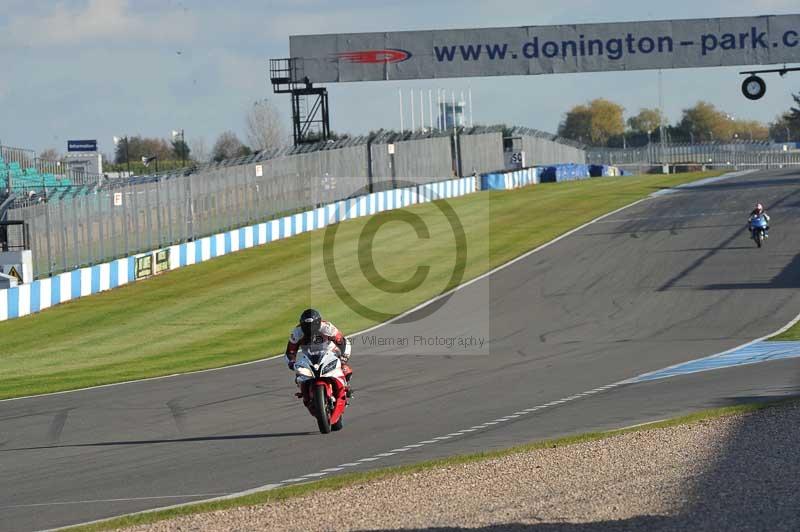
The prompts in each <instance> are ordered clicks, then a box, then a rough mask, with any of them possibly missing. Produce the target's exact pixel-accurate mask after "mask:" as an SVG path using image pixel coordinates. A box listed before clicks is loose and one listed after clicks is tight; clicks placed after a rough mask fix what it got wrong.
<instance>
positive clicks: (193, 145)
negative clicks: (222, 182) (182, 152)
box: [189, 137, 210, 163]
mask: <svg viewBox="0 0 800 532" xmlns="http://www.w3.org/2000/svg"><path fill="white" fill-rule="evenodd" d="M189 150H190V151H189V153H191V154H192V159H194V160H195V161H197V162H198V163H207V162H208V160H209V158H210V157H209V154H208V146H207V145H206V139H205V137H197V138H194V139H192V140H190V141H189Z"/></svg>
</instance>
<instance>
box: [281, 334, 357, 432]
mask: <svg viewBox="0 0 800 532" xmlns="http://www.w3.org/2000/svg"><path fill="white" fill-rule="evenodd" d="M337 351H338V348H337V347H336V344H334V343H333V342H323V343H321V344H312V345H308V346H303V347H302V350H301V353H300V356H299V357H298V358H297V361H296V362H295V364H294V371H295V378H296V381H297V383H298V384H299V385H300V393H298V394H296V395H297V397H299V398H302V399H303V404H304V405H305V407H306V408H307V409H308V411H309V413H311V415H312V416H314V417H315V418H316V419H317V426H319V431H320V432H321V433H323V434H328V433H329V432H330V431H332V430H334V431H336V430H341V429H342V416H343V415H344V411H345V408H347V380H346V379H345V376H344V372H343V371H342V362H341V360H339V357H338V356H337V354H336V353H337Z"/></svg>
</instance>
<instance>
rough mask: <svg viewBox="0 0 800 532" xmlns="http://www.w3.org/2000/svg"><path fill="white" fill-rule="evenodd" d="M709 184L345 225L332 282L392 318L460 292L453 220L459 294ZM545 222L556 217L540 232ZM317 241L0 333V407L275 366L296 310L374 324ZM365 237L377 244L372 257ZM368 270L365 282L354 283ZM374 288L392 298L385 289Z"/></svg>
mask: <svg viewBox="0 0 800 532" xmlns="http://www.w3.org/2000/svg"><path fill="white" fill-rule="evenodd" d="M720 173H721V172H720ZM711 175H718V173H704V174H700V173H694V174H679V175H669V176H640V177H617V178H612V177H609V178H602V179H593V180H587V181H578V182H570V183H560V184H546V185H537V186H533V187H528V188H525V189H521V190H515V191H498V192H489V193H480V194H471V195H469V196H465V197H463V198H457V199H452V200H447V202H446V203H447V205H449V206H451V207H452V211H451V212H449V213H448V212H443V211H442V209H440V207H441V206H442V202H435V203H431V204H424V205H418V206H415V207H413V208H410V209H404V210H403V211H390V212H385V213H382V214H380V215H377V216H374V217H370V218H362V219H357V220H352V221H349V222H345V223H342V224H339V225H338V226H336V227H337V235H336V245H335V251H334V257H335V264H336V269H337V271H338V274H339V275H340V276H341V278H342V280H343V283H344V284H345V286H346V287H347V289H348V290H349V291H350V292H351V293H352V294H356V295H357V296H358V297H359V298H360V300H361V301H362V302H363V303H364V304H365V305H367V306H369V307H371V308H374V309H377V310H380V312H381V313H382V314H383V315H397V314H400V313H401V312H403V311H404V310H407V309H409V308H412V307H414V306H415V305H417V304H419V303H421V302H423V301H425V300H427V299H430V298H431V297H433V296H435V295H437V294H439V293H441V292H442V291H443V290H446V289H448V288H452V286H453V285H454V284H457V282H458V279H452V278H451V274H452V272H453V267H454V265H455V263H456V259H455V257H456V251H457V249H456V248H457V246H456V244H455V240H454V238H453V231H452V229H451V223H452V222H454V220H455V221H458V223H460V224H461V226H463V229H464V233H465V235H466V245H465V246H461V249H462V251H464V250H466V256H465V257H464V259H465V262H464V265H465V269H464V275H463V278H462V279H460V280H461V281H462V282H463V281H467V280H469V279H471V278H474V277H476V276H478V275H480V274H482V273H484V272H486V271H488V270H489V269H491V268H493V267H496V266H498V265H501V264H503V263H505V262H507V261H509V260H511V259H513V258H514V257H517V256H519V255H520V254H522V253H524V252H525V251H528V250H530V249H532V248H534V247H536V246H538V245H541V244H543V243H545V242H547V241H549V240H551V239H553V238H554V237H556V236H558V235H561V234H563V233H565V232H567V231H569V230H570V229H573V228H575V227H577V226H579V225H581V224H583V223H585V222H587V221H589V220H591V219H593V218H596V217H597V216H600V215H602V214H604V213H607V212H610V211H612V210H614V209H617V208H619V207H622V206H624V205H628V204H630V203H631V202H633V201H636V200H638V199H641V198H643V197H645V196H647V195H648V194H650V193H652V192H654V191H655V190H658V189H661V188H666V187H672V186H676V185H679V184H682V183H686V182H690V181H694V180H697V179H700V178H704V177H709V176H711ZM403 212H405V213H412V214H413V215H414V216H418V217H419V218H420V219H421V220H422V221H423V222H424V223H425V225H426V227H427V228H428V234H427V235H426V234H424V233H420V234H418V233H417V232H415V230H414V229H413V228H412V227H411V226H410V225H409V224H408V223H405V222H402V221H400V220H398V218H399V217H400V216H402V215H403ZM543 213H556V214H555V215H554V216H548V219H547V223H545V224H543V223H541V218H542V214H543ZM380 224H385V225H382V226H380ZM325 232H326V230H325V229H323V230H319V231H314V232H310V233H304V234H302V235H298V236H296V237H293V238H290V239H286V240H282V241H278V242H274V243H272V244H269V245H265V246H260V247H257V248H252V249H249V250H246V251H241V252H239V253H234V254H231V255H228V256H226V257H222V258H218V259H215V260H212V261H208V262H205V263H202V264H199V265H195V266H191V267H189V268H182V269H180V270H176V271H174V272H170V273H169V274H166V275H163V276H160V277H158V278H154V279H149V280H146V281H141V282H138V283H134V284H131V285H127V286H124V287H121V288H118V289H115V290H111V291H109V292H105V293H103V294H99V295H95V296H92V297H87V298H83V299H79V300H76V301H74V302H70V303H66V304H63V305H59V306H57V307H55V308H53V309H50V310H47V311H45V312H42V313H40V314H37V315H31V316H27V317H24V318H20V319H16V320H10V321H7V322H2V323H0V338H2V343H0V375H2V376H3V377H2V379H0V398H10V397H19V396H24V395H33V394H41V393H47V392H54V391H61V390H69V389H76V388H84V387H88V386H94V385H99V384H107V383H113V382H121V381H127V380H133V379H140V378H146V377H155V376H160V375H168V374H173V373H182V372H188V371H195V370H201V369H207V368H214V367H220V366H226V365H230V364H236V363H240V362H245V361H251V360H256V359H259V358H263V357H266V356H269V355H272V354H276V353H281V352H283V349H284V347H285V342H286V338H287V335H288V331H289V329H290V327H291V326H292V325H293V324H294V323H296V320H297V316H298V314H299V312H300V311H301V310H302V309H303V308H305V307H307V306H314V307H317V308H319V309H320V310H321V311H322V312H323V313H324V315H325V316H326V317H327V318H328V319H330V320H332V321H333V322H334V323H336V324H337V325H338V326H339V327H340V328H342V330H344V331H345V332H354V331H358V330H362V329H364V328H366V327H369V326H371V325H374V324H376V323H378V322H380V321H383V319H384V318H380V317H372V318H365V317H363V316H360V315H359V314H357V313H355V312H353V311H351V310H350V308H348V307H347V306H346V305H345V304H343V303H342V299H341V297H340V295H339V294H337V293H336V291H335V290H334V289H333V288H332V287H331V283H330V282H329V281H328V280H327V278H326V274H325V267H324V266H323V264H324V262H325V260H324V258H323V253H322V248H323V237H324V235H325ZM362 232H363V235H362ZM365 235H366V236H368V237H374V245H373V246H371V248H370V246H367V245H366V243H365V242H364V241H363V238H364V236H365ZM370 256H371V257H372V259H373V260H374V265H375V269H374V271H371V272H369V270H367V271H368V275H364V274H362V271H363V264H364V263H365V262H368V259H369V257H370ZM328 264H330V261H328ZM423 265H424V266H427V267H429V268H430V270H429V271H428V272H427V275H426V277H425V281H424V282H423V283H421V285H420V286H418V287H414V286H413V284H414V283H413V281H414V275H415V272H416V271H417V270H418V268H419V267H420V266H423ZM378 272H380V273H378ZM423 273H425V272H423ZM380 276H383V277H385V278H387V279H391V280H393V281H395V282H396V283H398V284H395V285H387V283H386V282H385V281H382V280H381V278H380ZM399 280H406V281H404V282H402V283H400V282H399ZM403 285H404V286H403Z"/></svg>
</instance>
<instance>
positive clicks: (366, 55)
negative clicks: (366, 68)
mask: <svg viewBox="0 0 800 532" xmlns="http://www.w3.org/2000/svg"><path fill="white" fill-rule="evenodd" d="M336 57H337V58H338V59H340V60H342V61H346V62H348V63H361V64H377V63H401V62H403V61H408V60H409V59H411V52H406V51H405V50H397V49H390V50H361V51H358V52H340V53H338V54H336Z"/></svg>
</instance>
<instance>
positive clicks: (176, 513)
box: [67, 398, 797, 532]
mask: <svg viewBox="0 0 800 532" xmlns="http://www.w3.org/2000/svg"><path fill="white" fill-rule="evenodd" d="M796 402H797V399H794V398H793V399H782V400H778V401H772V402H767V403H749V404H744V405H736V406H729V407H723V408H715V409H710V410H703V411H700V412H696V413H693V414H689V415H687V416H682V417H677V418H673V419H668V420H664V421H658V422H655V423H648V424H644V425H638V426H634V427H629V428H623V429H617V430H610V431H602V432H588V433H584V434H579V435H576V436H568V437H565V438H557V439H551V440H542V441H537V442H534V443H528V444H524V445H519V446H515V447H510V448H508V449H503V450H498V451H488V452H482V453H474V454H465V455H458V456H453V457H449V458H443V459H439V460H430V461H426V462H420V463H417V464H411V465H404V466H397V467H389V468H384V469H377V470H374V471H366V472H363V473H349V474H345V475H338V476H335V477H331V478H328V479H325V480H318V481H314V482H309V483H306V484H297V485H294V486H287V487H285V488H278V489H274V490H270V491H263V492H260V493H254V494H251V495H247V496H243V497H237V498H233V499H225V500H219V501H211V502H205V503H198V504H192V505H187V506H180V507H178V508H171V509H168V510H156V511H152V512H147V513H141V514H134V515H128V516H122V517H118V518H114V519H111V520H108V521H103V522H99V523H94V524H90V525H83V526H76V527H71V528H68V529H67V530H68V531H69V532H94V531H100V530H111V529H116V528H124V527H130V526H135V525H143V524H149V523H155V522H157V521H163V520H165V519H172V518H175V517H180V516H184V515H192V514H199V513H206V512H213V511H216V510H224V509H227V508H235V507H240V506H254V505H260V504H267V503H274V502H279V501H282V500H285V499H290V498H293V497H301V496H303V495H307V494H309V493H317V492H319V491H320V490H335V489H339V488H343V487H347V486H352V485H354V484H362V483H365V482H369V481H375V480H381V479H385V478H390V477H397V476H402V475H408V474H410V473H416V472H420V471H426V470H431V469H436V468H441V467H447V466H453V465H459V464H469V463H473V462H480V461H484V460H491V459H494V458H501V457H504V456H509V455H513V454H519V453H525V452H529V451H535V450H538V449H548V448H556V447H564V446H567V445H574V444H578V443H584V442H589V441H597V440H602V439H606V438H610V437H613V436H618V435H620V434H627V433H630V432H641V431H649V430H657V429H663V428H667V427H674V426H678V425H687V424H690V423H696V422H699V421H707V420H711V419H716V418H721V417H726V416H731V415H735V414H744V413H748V412H755V411H758V410H764V409H767V408H774V407H777V406H782V405H786V404H791V403H796Z"/></svg>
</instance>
